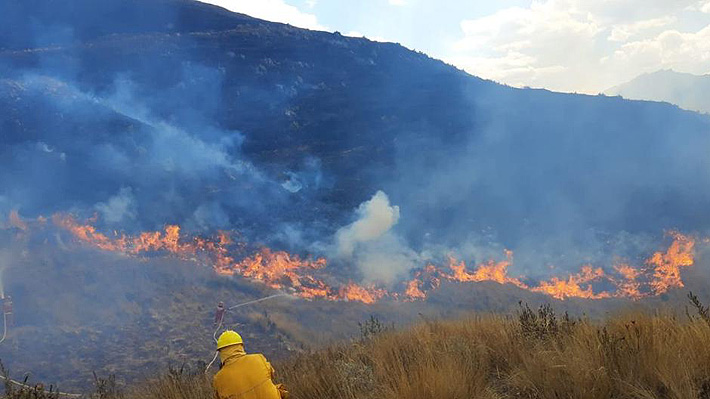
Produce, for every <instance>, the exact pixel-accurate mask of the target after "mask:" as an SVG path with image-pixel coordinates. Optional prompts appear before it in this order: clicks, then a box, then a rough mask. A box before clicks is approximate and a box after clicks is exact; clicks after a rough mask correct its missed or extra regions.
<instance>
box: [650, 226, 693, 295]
mask: <svg viewBox="0 0 710 399" xmlns="http://www.w3.org/2000/svg"><path fill="white" fill-rule="evenodd" d="M669 234H670V235H671V236H672V237H674V240H673V243H672V244H671V246H670V247H669V248H668V250H667V251H666V252H665V253H663V252H656V253H654V254H653V256H652V257H651V258H650V259H648V260H647V261H646V264H647V265H649V266H651V267H653V277H654V278H655V279H654V280H653V281H652V282H651V287H653V292H654V293H655V294H657V295H658V294H663V293H665V292H667V291H668V290H669V289H671V288H681V287H684V285H683V280H681V278H680V269H681V268H683V267H690V266H692V265H693V264H694V263H695V259H694V257H693V249H694V247H695V241H694V240H693V239H691V238H690V237H688V236H685V235H683V234H680V233H679V232H677V231H672V232H670V233H669Z"/></svg>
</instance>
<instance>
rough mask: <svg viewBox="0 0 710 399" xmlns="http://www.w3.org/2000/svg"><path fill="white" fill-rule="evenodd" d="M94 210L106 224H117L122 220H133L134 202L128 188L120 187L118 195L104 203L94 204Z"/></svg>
mask: <svg viewBox="0 0 710 399" xmlns="http://www.w3.org/2000/svg"><path fill="white" fill-rule="evenodd" d="M96 210H97V211H99V212H100V213H101V216H102V217H103V220H104V221H106V222H108V223H119V222H121V221H123V220H124V219H135V217H136V200H135V198H134V196H133V191H132V190H131V188H130V187H122V188H121V189H120V190H119V191H118V194H116V195H114V196H113V197H111V198H109V199H108V201H106V202H100V203H98V204H96Z"/></svg>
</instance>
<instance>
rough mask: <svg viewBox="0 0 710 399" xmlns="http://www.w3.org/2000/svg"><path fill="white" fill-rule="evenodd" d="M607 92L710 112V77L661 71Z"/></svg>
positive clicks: (645, 75)
mask: <svg viewBox="0 0 710 399" xmlns="http://www.w3.org/2000/svg"><path fill="white" fill-rule="evenodd" d="M605 93H606V94H608V95H612V96H616V95H619V96H622V97H624V98H628V99H632V100H652V101H664V102H668V103H671V104H675V105H677V106H679V107H681V108H684V109H688V110H691V111H698V112H704V113H710V94H709V93H710V74H708V75H693V74H689V73H681V72H675V71H672V70H662V71H658V72H654V73H647V74H644V75H641V76H639V77H637V78H635V79H633V80H632V81H630V82H627V83H624V84H621V85H619V86H616V87H612V88H611V89H609V90H607V91H606V92H605Z"/></svg>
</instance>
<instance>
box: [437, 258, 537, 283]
mask: <svg viewBox="0 0 710 399" xmlns="http://www.w3.org/2000/svg"><path fill="white" fill-rule="evenodd" d="M504 252H505V257H506V259H505V260H502V261H500V262H496V261H494V260H489V261H487V262H485V263H482V264H479V265H478V266H477V267H476V270H475V271H474V272H473V273H469V272H468V271H466V263H465V262H463V261H461V262H459V263H456V259H454V258H453V257H449V269H451V270H452V272H453V274H449V275H444V277H445V278H448V279H450V280H454V281H460V282H481V281H495V282H496V283H500V284H513V285H515V286H518V287H521V288H527V286H526V285H525V284H523V283H522V282H521V281H520V280H519V279H517V278H512V277H508V267H510V265H511V264H513V251H510V250H507V249H506V250H505V251H504Z"/></svg>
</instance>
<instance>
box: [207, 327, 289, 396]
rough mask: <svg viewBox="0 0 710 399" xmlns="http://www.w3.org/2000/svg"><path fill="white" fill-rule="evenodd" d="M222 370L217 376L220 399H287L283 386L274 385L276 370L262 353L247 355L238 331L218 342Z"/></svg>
mask: <svg viewBox="0 0 710 399" xmlns="http://www.w3.org/2000/svg"><path fill="white" fill-rule="evenodd" d="M217 350H218V351H219V359H220V361H221V362H222V368H221V369H220V370H219V372H217V374H216V375H215V376H214V389H215V391H216V395H215V398H217V399H287V398H288V397H289V394H288V391H287V390H286V389H285V388H284V386H283V384H274V382H273V380H272V379H273V377H274V368H273V367H271V364H270V363H269V362H268V361H267V360H266V358H265V357H264V355H262V354H260V353H256V354H247V353H246V352H245V351H244V341H242V337H241V336H240V335H239V334H238V333H237V332H235V331H231V330H228V331H225V332H223V333H222V335H220V336H219V339H218V340H217Z"/></svg>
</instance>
